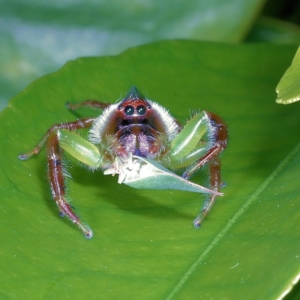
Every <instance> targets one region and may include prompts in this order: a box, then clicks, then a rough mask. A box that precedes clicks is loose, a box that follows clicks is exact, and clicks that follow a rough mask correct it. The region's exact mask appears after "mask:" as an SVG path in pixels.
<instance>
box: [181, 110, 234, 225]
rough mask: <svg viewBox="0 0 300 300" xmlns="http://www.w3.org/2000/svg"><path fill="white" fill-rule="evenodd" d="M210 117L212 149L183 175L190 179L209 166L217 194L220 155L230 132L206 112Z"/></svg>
mask: <svg viewBox="0 0 300 300" xmlns="http://www.w3.org/2000/svg"><path fill="white" fill-rule="evenodd" d="M206 114H207V116H208V120H209V123H208V131H209V132H208V135H209V136H210V135H213V136H210V139H211V140H212V142H210V148H208V150H207V152H206V153H205V154H204V155H203V156H202V157H201V158H200V159H199V160H198V161H197V162H196V163H195V164H193V165H192V166H191V167H189V168H188V169H187V170H186V171H185V172H184V173H183V175H182V177H183V178H186V179H188V178H190V176H192V175H193V174H194V173H195V172H196V171H198V170H199V169H200V168H201V167H202V166H203V165H205V164H208V165H209V172H210V189H211V190H213V191H216V192H220V187H221V161H220V153H221V152H222V151H223V150H224V149H225V148H226V147H227V140H228V131H227V126H226V124H225V123H224V121H223V120H222V119H221V118H220V117H219V116H218V115H216V114H213V113H209V112H206ZM216 197H217V196H216V195H213V194H211V195H210V196H209V198H208V199H207V201H206V202H205V203H204V206H203V208H202V210H201V212H200V214H199V215H198V217H197V218H196V219H195V221H194V226H195V227H196V228H198V227H200V225H201V223H202V222H203V220H204V218H205V217H206V216H207V214H208V213H209V211H210V210H211V208H212V207H213V205H214V203H215V201H216Z"/></svg>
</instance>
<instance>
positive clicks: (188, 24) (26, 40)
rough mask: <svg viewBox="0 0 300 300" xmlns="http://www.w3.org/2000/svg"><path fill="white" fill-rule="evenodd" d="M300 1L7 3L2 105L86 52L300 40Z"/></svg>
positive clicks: (2, 30) (0, 66)
mask: <svg viewBox="0 0 300 300" xmlns="http://www.w3.org/2000/svg"><path fill="white" fill-rule="evenodd" d="M299 22H300V3H299V1H297V0H269V1H265V0H225V1H224V0H211V1H204V0H191V1H182V0H165V1H158V0H153V1H151V0H128V1H122V0H115V1H108V0H100V1H94V0H87V1H80V0H75V1H70V0H53V1H51V2H50V1H43V0H42V1H40V0H11V1H7V0H0V109H2V108H4V107H5V106H6V105H7V102H8V100H9V99H10V98H11V97H12V96H14V95H15V94H17V93H18V92H19V91H21V90H22V89H23V88H24V87H26V86H27V85H28V84H29V83H30V82H32V81H33V80H34V79H36V78H38V77H40V76H42V75H44V74H47V73H50V72H52V71H55V70H57V69H59V68H60V67H61V66H62V65H63V64H64V63H65V62H67V61H69V60H72V59H74V58H76V57H80V56H98V55H115V54H118V53H120V52H122V51H124V50H126V49H127V48H130V47H133V46H136V45H141V44H144V43H148V42H152V41H158V40H164V39H198V40H210V41H221V42H225V43H241V42H274V43H298V44H299V41H300V29H299Z"/></svg>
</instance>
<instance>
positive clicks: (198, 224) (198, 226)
mask: <svg viewBox="0 0 300 300" xmlns="http://www.w3.org/2000/svg"><path fill="white" fill-rule="evenodd" d="M193 225H194V227H195V228H196V229H198V228H200V227H201V221H200V220H199V218H196V219H195V220H194V222H193Z"/></svg>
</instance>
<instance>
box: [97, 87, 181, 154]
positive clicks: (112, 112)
mask: <svg viewBox="0 0 300 300" xmlns="http://www.w3.org/2000/svg"><path fill="white" fill-rule="evenodd" d="M179 131H180V128H179V126H178V123H176V122H175V119H174V118H173V117H172V116H171V115H170V114H169V113H168V111H167V110H166V109H164V108H163V107H162V106H160V105H159V104H157V103H155V102H153V101H151V100H147V99H146V98H144V97H143V96H142V95H141V94H140V93H139V92H138V90H137V89H136V88H135V87H133V88H132V89H131V90H130V92H129V93H128V94H127V96H126V97H125V98H124V99H123V100H122V101H121V102H119V103H117V104H114V105H111V106H109V107H108V108H107V109H106V111H104V112H103V114H102V115H101V116H100V117H99V118H98V119H97V120H96V121H95V124H94V126H93V128H92V131H91V132H92V135H93V136H92V139H94V140H95V143H97V144H102V143H103V142H104V144H107V146H109V147H110V148H111V149H112V152H113V153H114V155H115V154H117V155H118V156H120V157H126V156H128V154H129V153H131V154H133V155H137V156H142V157H146V158H151V159H153V158H154V157H156V156H157V155H159V154H160V153H161V152H162V151H164V150H165V149H166V148H167V147H168V145H167V144H168V143H169V141H170V140H171V139H172V138H174V137H175V136H176V135H177V134H178V132H179ZM95 136H96V138H97V139H95V138H94V137H95ZM111 137H113V138H114V139H115V142H113V143H111ZM106 141H108V142H107V143H106Z"/></svg>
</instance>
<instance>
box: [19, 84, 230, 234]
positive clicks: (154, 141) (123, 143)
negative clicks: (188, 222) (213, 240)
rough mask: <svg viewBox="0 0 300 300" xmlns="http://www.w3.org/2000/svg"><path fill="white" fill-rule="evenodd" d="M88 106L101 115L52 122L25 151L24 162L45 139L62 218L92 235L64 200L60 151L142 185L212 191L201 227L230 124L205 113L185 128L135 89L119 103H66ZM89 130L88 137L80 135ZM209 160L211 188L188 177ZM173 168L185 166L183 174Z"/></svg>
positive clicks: (217, 187)
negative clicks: (81, 131) (179, 174)
mask: <svg viewBox="0 0 300 300" xmlns="http://www.w3.org/2000/svg"><path fill="white" fill-rule="evenodd" d="M83 106H89V107H92V108H97V109H100V110H103V111H102V113H101V114H100V116H99V117H96V118H82V119H78V120H77V121H74V122H69V123H62V124H56V125H53V126H52V127H51V128H50V129H49V130H48V131H47V132H46V134H45V135H44V137H43V138H42V140H41V141H40V143H39V144H38V145H37V146H36V147H35V148H34V149H33V150H32V151H30V152H28V153H24V154H21V155H20V156H19V158H20V159H22V160H26V159H28V158H30V157H31V156H33V155H35V154H38V153H39V152H40V150H41V148H42V147H43V145H44V144H45V143H46V149H47V160H48V177H49V181H50V187H51V192H52V196H53V199H54V200H55V202H56V204H57V206H58V208H59V211H60V215H61V216H65V215H66V216H67V217H68V218H69V219H70V220H71V221H72V222H74V223H76V224H77V225H78V226H79V228H80V229H81V230H82V231H83V233H84V235H85V237H87V238H91V237H92V236H93V232H92V230H91V229H90V228H89V227H88V226H87V225H85V224H83V223H82V222H81V220H80V218H79V217H78V216H77V215H76V214H75V213H74V211H73V210H72V207H71V206H70V204H69V203H68V202H67V201H66V191H65V184H64V181H65V179H64V169H63V164H62V149H64V150H65V151H67V152H68V153H70V154H71V155H72V156H74V157H75V158H76V159H78V160H79V161H81V162H82V163H84V164H86V165H87V166H89V167H90V168H91V169H102V170H104V174H119V183H125V184H127V185H129V186H132V187H135V188H140V189H178V190H185V191H191V192H200V193H208V194H209V196H208V198H207V200H206V201H205V203H204V206H203V208H202V209H201V211H200V213H199V215H198V216H197V218H196V219H195V221H194V226H195V227H199V226H200V225H201V223H202V221H203V220H204V218H205V216H206V215H207V214H208V213H209V211H210V210H211V208H212V206H213V204H214V203H215V200H216V197H217V196H220V195H222V194H221V193H220V186H221V174H220V168H221V164H220V153H221V152H222V151H223V150H224V149H225V148H226V146H227V137H228V134H227V127H226V125H225V123H224V121H223V120H222V119H221V118H220V117H219V116H218V115H216V114H214V113H210V112H206V111H202V112H199V113H197V114H195V115H193V116H192V118H191V119H190V120H189V121H188V122H187V124H186V125H185V126H184V127H183V126H182V125H181V124H180V123H179V122H178V121H177V120H176V119H175V118H174V117H172V116H171V115H170V113H169V112H168V111H167V110H166V109H165V108H164V107H162V106H161V105H159V104H157V103H155V102H154V101H152V100H148V99H146V98H144V97H143V96H142V95H141V94H140V93H139V92H138V90H137V89H136V88H135V87H133V88H132V89H131V90H130V91H129V93H128V94H127V96H126V97H125V98H124V99H123V100H122V101H120V102H118V103H116V104H111V103H103V102H99V101H95V100H86V101H84V102H82V103H79V104H68V107H69V109H71V110H75V109H77V108H80V107H83ZM82 128H90V129H89V134H88V140H86V139H84V138H82V137H81V136H80V135H78V134H77V133H76V131H77V130H78V129H82ZM205 164H207V165H208V166H209V172H210V189H207V188H205V187H202V186H201V185H197V184H195V183H193V182H191V181H189V178H190V177H191V176H192V175H193V174H194V173H195V172H196V171H197V170H199V169H200V168H201V167H202V166H204V165H205ZM169 169H171V170H176V169H184V170H185V171H184V172H183V174H182V176H181V177H180V176H178V175H176V174H175V173H173V172H172V171H170V170H169Z"/></svg>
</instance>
